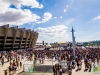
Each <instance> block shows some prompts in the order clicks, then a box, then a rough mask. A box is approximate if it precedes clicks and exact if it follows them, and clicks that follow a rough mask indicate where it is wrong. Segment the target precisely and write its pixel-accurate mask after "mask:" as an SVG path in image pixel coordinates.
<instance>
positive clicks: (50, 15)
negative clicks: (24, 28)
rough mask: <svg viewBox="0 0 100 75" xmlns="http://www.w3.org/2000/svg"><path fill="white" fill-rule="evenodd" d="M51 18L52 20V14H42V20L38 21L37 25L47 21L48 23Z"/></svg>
mask: <svg viewBox="0 0 100 75" xmlns="http://www.w3.org/2000/svg"><path fill="white" fill-rule="evenodd" d="M51 18H52V14H51V13H49V12H46V13H44V18H43V19H42V21H38V22H37V23H38V24H40V23H44V22H47V21H49V20H50V19H51Z"/></svg>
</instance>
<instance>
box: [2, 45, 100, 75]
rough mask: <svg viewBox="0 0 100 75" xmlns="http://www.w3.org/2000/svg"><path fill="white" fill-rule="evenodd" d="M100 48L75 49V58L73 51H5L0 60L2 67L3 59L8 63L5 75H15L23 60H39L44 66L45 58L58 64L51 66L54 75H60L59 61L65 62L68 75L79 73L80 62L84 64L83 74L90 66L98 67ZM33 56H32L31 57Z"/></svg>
mask: <svg viewBox="0 0 100 75" xmlns="http://www.w3.org/2000/svg"><path fill="white" fill-rule="evenodd" d="M99 50H100V48H87V47H84V48H82V47H76V51H75V56H74V55H73V50H33V49H31V50H18V51H10V52H8V51H6V52H2V53H1V54H0V60H1V64H2V67H3V65H5V59H7V62H9V67H8V69H7V70H8V71H7V70H5V75H7V73H8V72H9V74H14V73H16V70H19V69H21V68H22V62H21V60H23V59H24V58H26V59H27V60H28V61H32V60H33V57H34V64H35V63H36V61H37V60H39V62H40V64H45V61H44V60H45V58H47V59H52V60H53V59H55V61H58V62H59V64H57V65H55V66H53V68H52V69H53V72H54V75H58V74H59V75H62V72H63V67H62V65H60V62H61V61H65V62H66V63H67V67H68V75H72V69H75V68H76V67H77V69H76V72H77V71H80V70H81V69H82V64H83V63H82V61H84V64H85V70H84V72H87V71H89V72H91V69H92V67H95V65H94V66H93V65H92V64H95V63H97V64H98V65H100V62H99V60H100V51H99ZM33 55H34V56H33Z"/></svg>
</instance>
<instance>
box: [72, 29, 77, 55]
mask: <svg viewBox="0 0 100 75" xmlns="http://www.w3.org/2000/svg"><path fill="white" fill-rule="evenodd" d="M71 32H72V41H73V43H72V44H73V54H74V56H75V50H76V42H75V36H74V32H75V31H74V29H73V27H72V31H71Z"/></svg>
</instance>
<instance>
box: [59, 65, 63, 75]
mask: <svg viewBox="0 0 100 75" xmlns="http://www.w3.org/2000/svg"><path fill="white" fill-rule="evenodd" d="M59 75H62V67H61V65H59Z"/></svg>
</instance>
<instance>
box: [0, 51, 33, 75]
mask: <svg viewBox="0 0 100 75" xmlns="http://www.w3.org/2000/svg"><path fill="white" fill-rule="evenodd" d="M24 58H26V59H27V60H28V61H29V60H32V50H27V51H26V50H18V51H17V50H16V51H3V52H1V53H0V61H1V65H2V67H3V66H4V65H5V63H6V62H8V63H9V67H8V68H7V69H5V70H4V75H8V74H9V75H13V74H15V73H16V71H17V70H21V69H22V65H23V64H22V60H24Z"/></svg>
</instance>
